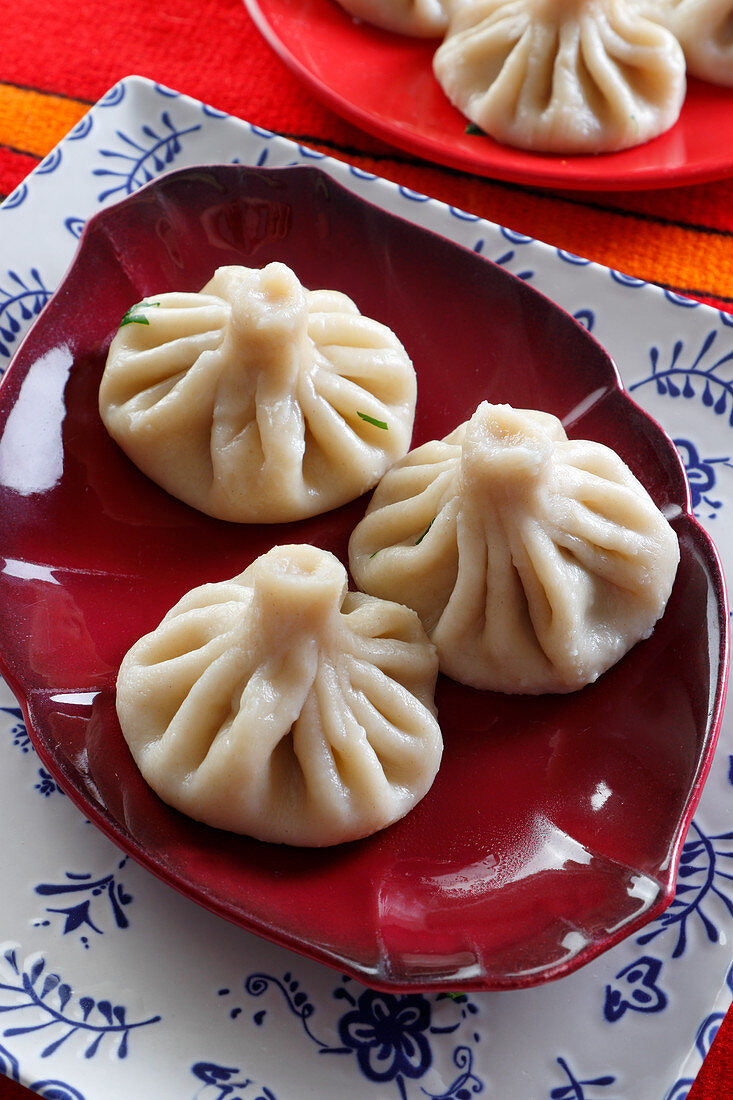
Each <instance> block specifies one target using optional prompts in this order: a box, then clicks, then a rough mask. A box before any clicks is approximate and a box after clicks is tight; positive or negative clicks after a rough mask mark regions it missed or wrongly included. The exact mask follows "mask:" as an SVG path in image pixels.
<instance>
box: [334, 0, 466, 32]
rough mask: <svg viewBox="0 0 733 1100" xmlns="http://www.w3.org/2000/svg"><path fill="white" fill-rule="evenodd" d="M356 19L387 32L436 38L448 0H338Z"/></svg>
mask: <svg viewBox="0 0 733 1100" xmlns="http://www.w3.org/2000/svg"><path fill="white" fill-rule="evenodd" d="M338 2H339V4H340V5H341V7H342V8H345V9H346V11H348V12H349V13H350V14H351V15H355V16H356V18H357V19H363V20H364V21H365V22H366V23H373V24H374V25H375V26H377V27H383V28H384V29H385V30H388V31H397V32H398V33H399V34H409V35H414V36H415V37H417V38H436V37H439V36H440V35H442V34H444V33H445V31H446V28H447V26H448V15H447V7H448V4H449V3H450V2H451V0H338Z"/></svg>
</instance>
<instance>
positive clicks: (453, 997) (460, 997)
mask: <svg viewBox="0 0 733 1100" xmlns="http://www.w3.org/2000/svg"><path fill="white" fill-rule="evenodd" d="M465 996H466V994H465V993H447V992H446V997H450V999H451V1000H452V1001H461V1000H463V998H464V997H465Z"/></svg>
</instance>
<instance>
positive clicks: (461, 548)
mask: <svg viewBox="0 0 733 1100" xmlns="http://www.w3.org/2000/svg"><path fill="white" fill-rule="evenodd" d="M349 557H350V564H351V571H352V574H353V576H354V579H355V581H356V583H357V585H358V586H359V587H360V588H361V589H363V590H365V591H367V592H370V593H372V594H373V595H377V596H381V597H382V598H384V599H394V598H395V597H396V595H397V594H399V596H398V598H399V599H401V600H402V602H403V603H406V604H407V605H408V606H410V607H413V608H415V610H416V611H417V612H418V614H419V615H420V617H421V619H422V621H423V624H424V625H425V627H426V629H427V632H428V634H429V635H430V637H431V638H432V640H433V641H434V642H435V644H436V646H437V649H438V656H439V660H440V668H441V671H443V672H445V673H446V674H447V675H448V676H451V677H452V678H453V679H456V680H459V681H460V682H461V683H465V684H469V685H471V686H473V687H477V688H488V689H491V690H494V691H502V692H509V693H525V694H539V693H542V692H567V691H573V690H576V689H578V688H581V687H583V686H585V685H586V684H589V683H592V682H593V681H594V680H596V679H597V677H598V676H600V675H601V673H603V672H605V671H606V670H607V669H608V668H610V667H611V665H613V664H614V663H615V662H616V661H618V660H619V659H620V658H621V657H622V656H623V655H624V654H625V653H626V652H627V651H628V650H629V649H630V648H631V647H632V646H633V645H635V644H636V642H638V641H640V640H641V639H642V638H645V637H647V636H648V635H649V634H650V633H651V632H652V629H653V627H654V624H655V623H656V621H657V619H658V618H659V617H660V615H661V614H662V612H663V611H664V608H665V605H666V603H667V600H668V598H669V595H670V592H671V590H672V584H673V581H674V578H675V574H676V571H677V565H678V562H679V546H678V542H677V537H676V535H675V533H674V531H673V530H672V528H671V527H670V525H669V523H668V522H667V520H666V519H665V518H664V516H663V515H662V513H661V512H660V511H659V509H658V508H657V507H656V505H655V504H654V502H653V501H652V500H651V498H650V497H649V495H648V494H647V492H646V490H645V489H644V488H643V486H642V485H641V484H640V483H639V481H638V480H637V479H636V478H635V477H634V475H633V474H632V473H631V471H630V470H629V469H628V467H627V466H626V465H625V463H624V462H623V461H622V460H621V458H620V457H619V456H618V455H617V454H616V453H615V452H614V451H612V450H610V449H609V448H608V447H605V446H603V445H602V444H600V443H594V442H591V441H588V440H575V439H568V438H567V436H566V434H565V431H564V429H563V427H562V425H561V423H560V421H559V420H557V419H556V418H555V417H554V416H551V415H549V414H547V413H540V412H535V411H527V410H516V409H513V408H511V407H510V406H508V405H489V404H488V403H486V402H483V403H482V404H481V405H479V407H478V409H477V410H476V412H475V414H474V415H473V417H472V418H471V420H469V421H468V422H467V423H465V424H462V425H461V426H460V427H459V428H458V429H457V430H456V431H455V432H453V433H452V434H451V435H449V436H448V437H447V438H446V439H445V440H442V441H439V442H438V441H435V442H431V443H427V444H425V445H424V446H422V447H418V448H416V449H415V450H414V451H411V452H410V453H409V454H408V455H407V457H406V458H405V459H403V460H402V462H400V463H398V464H397V465H396V466H395V467H393V469H392V470H390V471H389V473H388V474H386V475H385V477H384V478H383V479H382V481H381V482H380V484H379V486H378V487H377V489H376V491H375V493H374V496H373V498H372V501H371V503H370V505H369V508H368V510H367V513H366V515H365V517H364V519H363V520H362V521H361V522H360V523H359V524H358V526H357V527H356V529H355V530H354V532H353V535H352V537H351V542H350V545H349Z"/></svg>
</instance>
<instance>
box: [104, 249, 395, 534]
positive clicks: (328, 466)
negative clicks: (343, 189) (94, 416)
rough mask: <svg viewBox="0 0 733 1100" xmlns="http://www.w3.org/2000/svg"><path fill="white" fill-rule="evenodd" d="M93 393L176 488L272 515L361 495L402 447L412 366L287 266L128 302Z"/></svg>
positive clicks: (223, 510)
mask: <svg viewBox="0 0 733 1100" xmlns="http://www.w3.org/2000/svg"><path fill="white" fill-rule="evenodd" d="M123 321H124V322H125V323H123V324H122V326H121V327H120V329H119V331H118V332H117V335H116V336H115V338H114V340H113V341H112V345H111V347H110V350H109V355H108V358H107V365H106V367H105V371H104V376H103V378H102V383H101V386H100V390H99V409H100V413H101V416H102V420H103V421H104V424H105V426H106V428H107V430H108V431H109V433H110V435H111V436H112V437H113V439H115V440H116V441H117V443H119V445H120V446H121V447H122V449H123V451H125V453H126V454H127V455H128V457H129V458H131V459H132V461H133V462H134V463H135V464H136V465H137V466H138V467H139V468H140V469H141V470H142V471H143V473H145V474H147V476H148V477H150V478H151V479H152V480H153V481H155V482H156V483H157V484H158V485H161V486H162V487H163V488H164V489H166V490H167V491H168V492H169V493H171V494H172V495H173V496H175V497H178V498H179V499H180V500H183V501H185V502H186V503H187V504H191V505H193V507H194V508H198V509H199V510H200V511H202V512H206V513H208V514H209V515H211V516H215V517H217V518H218V519H226V520H236V521H239V522H248V523H278V522H283V521H288V520H295V519H302V518H304V517H306V516H311V515H316V514H318V513H320V512H325V511H328V510H329V509H331V508H335V507H337V506H338V505H340V504H344V503H346V502H347V501H349V500H353V499H354V498H355V497H358V496H360V495H361V494H362V493H364V492H365V491H366V490H367V489H371V488H372V487H373V486H374V485H375V484H376V483H377V481H378V480H379V478H380V477H381V476H382V474H383V473H384V471H385V470H386V469H387V468H388V467H389V466H391V465H392V463H393V462H394V461H395V460H396V459H398V458H401V457H402V456H403V455H404V454H405V453H406V452H407V449H408V448H409V446H410V438H411V435H412V423H413V419H414V415H415V401H416V381H415V371H414V368H413V366H412V363H411V362H410V359H409V357H408V355H407V353H406V351H405V349H404V348H403V347H402V345H401V344H400V342H399V340H398V339H397V337H396V336H395V335H394V333H392V331H391V330H390V329H389V328H387V327H386V326H385V325H382V324H380V323H379V322H378V321H374V320H370V319H369V318H368V317H363V316H362V315H361V314H360V313H359V310H358V309H357V307H356V306H355V305H354V303H353V302H352V301H351V299H350V298H348V297H347V296H346V295H345V294H341V293H339V292H338V291H329V290H316V291H308V290H306V289H305V288H304V287H303V286H301V284H300V282H299V281H298V279H297V278H296V276H295V275H294V273H293V272H292V271H291V270H290V268H288V267H286V266H285V265H284V264H280V263H271V264H268V265H267V266H266V267H264V268H262V269H261V270H257V269H253V268H247V267H221V268H219V269H218V271H217V272H216V274H215V275H214V277H213V278H212V279H211V281H210V282H208V283H207V284H206V286H205V287H204V288H203V290H202V291H201V292H200V293H198V294H190V293H183V292H173V293H167V294H160V295H157V296H155V297H151V298H150V300H148V301H146V302H143V303H142V304H141V305H140V306H137V307H133V310H132V311H130V312H129V313H128V314H127V315H126V317H125V318H123Z"/></svg>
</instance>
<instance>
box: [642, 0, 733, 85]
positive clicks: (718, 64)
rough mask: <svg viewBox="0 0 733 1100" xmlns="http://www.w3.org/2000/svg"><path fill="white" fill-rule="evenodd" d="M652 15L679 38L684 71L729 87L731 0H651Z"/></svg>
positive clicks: (731, 78)
mask: <svg viewBox="0 0 733 1100" xmlns="http://www.w3.org/2000/svg"><path fill="white" fill-rule="evenodd" d="M651 3H653V9H652V10H653V15H654V18H657V19H659V21H660V22H661V23H663V24H664V25H665V26H666V27H669V29H670V30H671V31H672V33H673V34H674V35H675V37H676V38H677V39H678V40H679V43H680V45H681V46H682V49H683V51H684V54H685V58H686V60H687V71H688V73H690V75H691V76H696V77H699V79H700V80H708V81H711V82H712V83H713V84H726V85H731V86H733V0H651Z"/></svg>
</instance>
